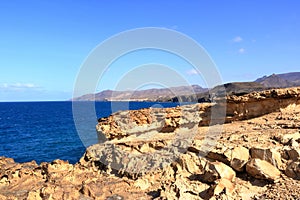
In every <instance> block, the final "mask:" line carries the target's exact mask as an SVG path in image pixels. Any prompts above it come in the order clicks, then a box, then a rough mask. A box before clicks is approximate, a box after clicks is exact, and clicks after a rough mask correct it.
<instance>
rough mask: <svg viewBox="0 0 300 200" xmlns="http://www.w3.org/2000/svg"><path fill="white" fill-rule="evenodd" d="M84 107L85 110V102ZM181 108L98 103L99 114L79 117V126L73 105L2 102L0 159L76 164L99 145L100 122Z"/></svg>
mask: <svg viewBox="0 0 300 200" xmlns="http://www.w3.org/2000/svg"><path fill="white" fill-rule="evenodd" d="M86 104H89V105H90V104H91V103H90V102H89V103H88V102H86ZM80 105H81V106H80V107H81V108H82V109H83V110H84V108H85V102H81V103H80ZM177 105H179V104H178V103H156V102H114V103H113V104H111V102H96V103H95V105H94V104H93V106H94V110H95V114H94V115H90V116H89V117H86V116H85V115H84V114H82V115H80V116H82V117H78V114H77V116H76V117H75V118H76V120H77V123H76V125H77V126H76V125H75V122H74V118H73V112H72V102H67V101H66V102H7V103H6V102H0V156H6V157H10V158H13V159H14V160H15V161H16V162H28V161H32V160H35V161H36V162H37V163H41V162H51V161H53V160H55V159H62V160H68V161H69V162H70V163H76V162H78V161H79V159H80V158H81V156H82V155H83V153H84V152H85V149H86V146H89V145H92V144H95V143H97V142H98V140H97V134H96V130H95V126H96V124H97V119H98V118H100V117H107V116H109V115H110V114H111V113H112V112H115V111H118V110H128V109H130V110H134V109H140V108H148V107H174V106H177ZM78 118H80V119H78ZM76 120H75V121H76ZM78 123H79V125H78ZM82 133H86V134H82Z"/></svg>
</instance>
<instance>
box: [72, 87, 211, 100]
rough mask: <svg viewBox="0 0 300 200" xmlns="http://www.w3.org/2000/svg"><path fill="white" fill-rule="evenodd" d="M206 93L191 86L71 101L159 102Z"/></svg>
mask: <svg viewBox="0 0 300 200" xmlns="http://www.w3.org/2000/svg"><path fill="white" fill-rule="evenodd" d="M206 91H208V89H206V88H202V87H200V86H199V85H192V86H180V87H171V88H162V89H148V90H137V91H130V90H128V91H113V90H104V91H102V92H99V93H96V94H86V95H83V96H80V97H77V98H73V99H72V100H73V101H126V100H130V101H159V100H160V99H163V98H166V99H171V98H172V97H174V96H180V95H190V94H194V93H203V92H206Z"/></svg>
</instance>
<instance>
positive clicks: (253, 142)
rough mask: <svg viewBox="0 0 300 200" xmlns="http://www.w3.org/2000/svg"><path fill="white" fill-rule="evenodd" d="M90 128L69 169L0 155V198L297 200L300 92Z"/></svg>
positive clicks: (139, 114)
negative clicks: (89, 138) (92, 141)
mask: <svg viewBox="0 0 300 200" xmlns="http://www.w3.org/2000/svg"><path fill="white" fill-rule="evenodd" d="M211 116H213V117H211ZM222 122H226V123H225V124H224V125H223V126H221V125H220V124H221V123H222ZM96 129H97V132H98V135H99V140H100V143H99V144H96V145H93V146H91V147H89V148H87V150H86V152H85V154H84V155H83V157H82V158H81V159H80V161H79V162H78V163H76V164H74V165H72V164H69V163H68V162H66V161H61V160H55V161H53V162H51V163H41V164H40V165H37V164H36V163H35V162H34V161H32V162H29V163H15V162H14V160H13V159H11V158H5V157H1V158H0V199H82V200H86V199H110V200H113V199H300V191H299V189H300V131H299V130H300V88H288V89H276V90H267V91H262V92H253V93H250V94H245V95H241V96H235V95H230V96H227V97H226V101H225V100H224V99H216V101H215V102H214V103H205V104H194V105H185V106H181V107H176V108H166V109H162V108H152V109H151V108H150V109H142V110H136V111H121V112H117V113H114V114H112V115H111V116H109V117H107V118H102V119H99V123H98V125H97V126H96Z"/></svg>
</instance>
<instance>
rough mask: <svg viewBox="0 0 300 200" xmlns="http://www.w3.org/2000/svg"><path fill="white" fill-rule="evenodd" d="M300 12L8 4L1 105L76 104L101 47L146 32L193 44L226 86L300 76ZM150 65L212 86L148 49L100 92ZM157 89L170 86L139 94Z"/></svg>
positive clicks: (109, 77) (250, 5) (106, 78)
mask: <svg viewBox="0 0 300 200" xmlns="http://www.w3.org/2000/svg"><path fill="white" fill-rule="evenodd" d="M299 7H300V1H297V0H286V1H283V0H281V1H279V0H265V1H258V0H251V1H250V0H244V1H239V0H236V1H233V0H227V1H217V0H211V1H208V0H206V1H205V0H197V1H196V0H189V1H183V0H182V1H179V0H165V1H160V0H153V1H138V0H130V1H129V0H126V1H124V0H123V1H121V0H119V1H117V0H101V1H99V0H89V1H83V0H77V1H71V0H44V1H40V0H26V1H23V0H10V1H5V0H2V1H0V69H1V73H0V101H41V100H42V101H44V100H46V101H49V100H67V99H70V98H71V97H72V95H73V90H74V87H75V83H76V80H77V77H78V75H79V74H80V70H81V68H82V66H83V64H84V62H85V61H86V60H87V59H88V58H89V55H90V54H91V52H92V51H93V50H94V49H95V48H96V47H97V46H99V44H101V43H102V42H104V41H106V40H107V39H108V38H111V37H112V36H114V35H117V34H119V33H122V32H124V31H128V30H132V29H137V28H144V27H158V28H162V29H170V30H174V31H177V32H179V33H182V34H184V35H186V36H188V37H190V38H192V39H193V40H194V41H195V42H197V43H198V44H199V45H201V46H202V47H203V48H204V49H205V51H206V52H207V54H208V55H209V56H210V58H211V59H212V60H213V62H214V63H215V65H216V69H217V70H218V72H219V74H220V77H221V78H222V81H223V82H224V83H226V82H236V81H253V80H255V79H257V78H259V77H261V76H264V75H271V74H273V73H286V72H295V71H299V69H300V59H299V55H300V39H299V35H300V9H299ZM149 63H156V64H161V65H164V66H168V69H169V70H170V71H175V72H176V73H177V74H179V75H181V76H182V78H183V79H184V80H185V81H186V82H187V83H189V84H200V85H201V86H203V87H205V86H207V85H205V84H206V81H205V77H204V78H203V76H202V75H201V72H199V71H197V70H195V68H194V67H193V66H192V65H191V64H190V63H188V62H186V61H185V60H183V59H182V58H180V57H178V56H176V55H173V54H171V53H169V52H163V51H158V50H155V49H152V50H151V49H144V50H140V51H137V52H131V53H129V54H127V55H122V56H120V58H118V59H117V60H115V61H114V62H112V63H111V65H110V66H108V67H109V68H108V69H107V70H106V74H105V75H103V76H102V77H99V79H98V84H97V85H96V86H95V87H96V89H95V91H101V90H105V89H116V88H118V85H119V83H120V82H121V81H120V80H121V79H122V78H124V77H126V74H128V72H131V71H132V70H134V69H136V68H139V67H141V66H142V65H147V64H149ZM161 65H157V66H156V67H159V66H161ZM157 76H158V77H159V76H160V75H159V74H158V75H157ZM164 76H165V75H162V76H161V79H164V78H165V77H166V76H165V77H164ZM88 79H89V78H88V77H87V81H89V80H88ZM178 83H181V82H176V81H175V82H174V85H172V84H171V85H168V86H177V85H176V84H178ZM156 86H157V87H163V86H165V85H163V84H159V83H152V84H144V85H140V87H139V89H143V88H150V87H156ZM124 89H137V87H136V88H126V87H124Z"/></svg>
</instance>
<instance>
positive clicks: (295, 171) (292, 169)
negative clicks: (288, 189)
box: [285, 161, 300, 180]
mask: <svg viewBox="0 0 300 200" xmlns="http://www.w3.org/2000/svg"><path fill="white" fill-rule="evenodd" d="M285 174H286V175H287V176H289V177H291V178H293V179H298V180H300V161H291V162H290V163H289V164H288V166H287V168H286V170H285Z"/></svg>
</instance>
